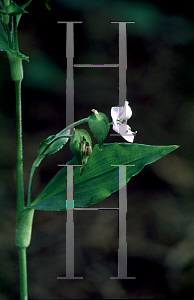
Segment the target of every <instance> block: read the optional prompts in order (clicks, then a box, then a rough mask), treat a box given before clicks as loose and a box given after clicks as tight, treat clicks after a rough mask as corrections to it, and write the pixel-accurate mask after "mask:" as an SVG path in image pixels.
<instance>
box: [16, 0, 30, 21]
mask: <svg viewBox="0 0 194 300" xmlns="http://www.w3.org/2000/svg"><path fill="white" fill-rule="evenodd" d="M31 2H32V0H30V1H28V2H26V4H24V5H22V7H21V9H23V11H24V12H25V13H28V12H27V11H26V10H24V8H26V7H27V6H28V5H30V3H31ZM21 16H22V14H19V15H17V16H16V22H17V26H18V24H19V21H20V19H21Z"/></svg>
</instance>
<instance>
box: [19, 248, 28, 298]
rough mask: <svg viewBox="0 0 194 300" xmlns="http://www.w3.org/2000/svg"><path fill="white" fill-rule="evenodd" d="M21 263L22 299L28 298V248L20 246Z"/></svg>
mask: <svg viewBox="0 0 194 300" xmlns="http://www.w3.org/2000/svg"><path fill="white" fill-rule="evenodd" d="M18 253H19V263H20V299H21V300H28V286H27V263H26V248H23V247H18Z"/></svg>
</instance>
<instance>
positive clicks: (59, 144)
mask: <svg viewBox="0 0 194 300" xmlns="http://www.w3.org/2000/svg"><path fill="white" fill-rule="evenodd" d="M70 133H71V130H70V129H69V130H67V131H66V132H64V134H62V135H57V134H56V135H51V136H49V137H48V138H47V139H46V140H44V141H42V142H41V143H40V146H39V148H38V152H39V155H41V156H47V155H51V154H53V153H55V152H57V151H59V150H60V149H61V148H63V146H64V145H65V144H66V143H67V142H68V140H69V138H71V136H70ZM68 136H69V137H68Z"/></svg>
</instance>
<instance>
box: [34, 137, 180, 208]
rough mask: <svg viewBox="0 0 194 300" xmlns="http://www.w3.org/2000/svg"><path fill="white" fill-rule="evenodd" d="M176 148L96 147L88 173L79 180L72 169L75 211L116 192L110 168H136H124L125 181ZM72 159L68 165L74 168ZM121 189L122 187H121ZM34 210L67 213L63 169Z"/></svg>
mask: <svg viewBox="0 0 194 300" xmlns="http://www.w3.org/2000/svg"><path fill="white" fill-rule="evenodd" d="M177 148H178V146H149V145H141V144H129V143H114V144H104V146H103V149H102V150H99V145H95V147H94V149H93V152H92V155H91V157H90V159H89V162H88V165H87V169H86V170H85V172H84V173H83V175H82V176H81V177H80V176H79V167H74V207H87V206H89V205H91V204H94V203H98V202H100V201H102V200H103V199H105V198H107V197H108V196H110V195H111V194H112V193H114V192H115V191H117V190H118V189H119V167H117V166H112V165H126V164H130V165H135V166H128V167H126V168H127V170H126V172H127V178H126V181H125V180H124V181H123V182H122V186H124V185H125V184H126V183H127V182H128V181H129V180H130V178H131V177H132V176H135V175H137V174H138V173H139V172H140V171H141V170H142V169H143V167H144V166H145V165H147V164H150V163H153V162H154V161H156V160H158V159H160V158H161V157H163V156H165V155H166V154H168V153H170V152H171V151H173V150H175V149H177ZM77 163H78V162H77V160H76V159H75V158H73V159H72V161H70V162H69V164H77ZM120 187H121V186H120ZM31 207H32V208H34V209H37V210H53V211H62V210H66V167H64V168H63V169H61V170H60V171H59V172H58V173H57V174H56V175H55V176H54V177H53V179H52V180H51V181H50V182H49V183H48V185H47V186H46V187H45V188H44V189H43V191H42V192H41V193H40V194H39V196H38V197H37V198H36V200H35V201H34V202H33V203H32V205H31Z"/></svg>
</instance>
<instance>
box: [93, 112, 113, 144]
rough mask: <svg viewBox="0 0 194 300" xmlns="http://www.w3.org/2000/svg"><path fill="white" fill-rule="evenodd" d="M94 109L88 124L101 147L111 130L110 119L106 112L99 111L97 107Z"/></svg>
mask: <svg viewBox="0 0 194 300" xmlns="http://www.w3.org/2000/svg"><path fill="white" fill-rule="evenodd" d="M92 111H93V114H92V115H91V116H90V117H89V120H88V125H89V127H90V130H91V131H92V132H93V134H94V136H95V138H96V139H97V141H98V143H99V146H100V147H101V146H102V144H103V142H104V140H105V139H106V137H107V134H108V132H109V128H110V126H109V119H108V117H107V116H106V115H105V114H103V113H101V112H97V111H96V110H95V109H94V110H92Z"/></svg>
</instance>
